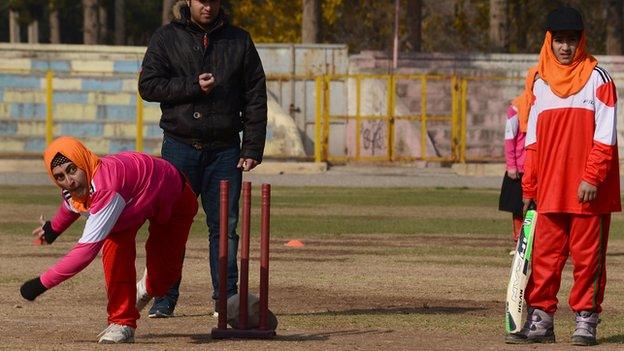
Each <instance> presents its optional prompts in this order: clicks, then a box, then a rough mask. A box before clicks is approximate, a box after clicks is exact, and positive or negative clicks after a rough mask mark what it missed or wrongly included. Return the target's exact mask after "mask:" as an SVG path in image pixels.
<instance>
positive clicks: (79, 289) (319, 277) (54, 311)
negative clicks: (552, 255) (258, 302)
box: [0, 235, 624, 351]
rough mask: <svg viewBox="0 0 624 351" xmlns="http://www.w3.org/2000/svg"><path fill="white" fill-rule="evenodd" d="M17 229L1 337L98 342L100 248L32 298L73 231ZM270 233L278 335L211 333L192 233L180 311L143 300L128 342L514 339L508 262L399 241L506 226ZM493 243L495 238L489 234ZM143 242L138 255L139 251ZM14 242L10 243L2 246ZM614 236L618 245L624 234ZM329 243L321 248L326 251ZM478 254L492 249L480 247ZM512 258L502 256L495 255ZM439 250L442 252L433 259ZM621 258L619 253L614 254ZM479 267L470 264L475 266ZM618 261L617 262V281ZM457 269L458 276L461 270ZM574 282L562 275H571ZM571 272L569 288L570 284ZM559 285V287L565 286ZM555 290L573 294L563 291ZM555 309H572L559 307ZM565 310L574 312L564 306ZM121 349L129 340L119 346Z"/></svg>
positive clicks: (203, 271) (454, 342)
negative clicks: (46, 233) (59, 236)
mask: <svg viewBox="0 0 624 351" xmlns="http://www.w3.org/2000/svg"><path fill="white" fill-rule="evenodd" d="M24 240H28V239H24V238H23V237H22V236H17V235H3V236H0V246H1V247H2V248H3V251H2V254H1V255H0V266H2V267H3V270H4V272H11V279H7V280H5V281H1V283H0V293H1V294H2V296H3V303H2V304H1V305H0V325H2V333H3V334H2V347H0V348H6V349H10V350H17V349H20V350H30V349H37V350H52V349H73V350H95V349H101V347H99V346H98V345H97V344H96V343H95V341H96V340H97V338H96V335H97V333H98V332H100V331H101V330H102V329H104V328H105V326H106V296H105V292H104V283H103V278H102V269H101V266H100V262H99V260H96V261H94V262H93V263H92V264H91V265H90V266H89V267H88V268H87V269H85V270H84V271H83V272H81V273H80V274H79V275H78V276H76V277H74V278H73V279H72V280H70V281H67V282H65V283H63V284H61V285H60V286H58V287H55V288H54V289H52V290H50V291H48V292H46V293H45V294H43V295H42V296H41V297H40V298H39V299H37V301H35V302H26V301H24V300H23V299H22V298H21V297H20V296H19V286H20V284H21V282H23V281H25V280H27V279H30V278H32V277H33V276H36V275H37V274H39V273H40V272H42V271H44V270H45V269H46V268H47V267H48V266H49V265H50V264H53V263H54V262H55V261H56V259H57V258H58V257H61V256H62V253H59V252H55V253H51V252H48V251H46V249H51V248H52V247H53V248H54V249H55V251H59V250H60V249H65V250H69V248H70V247H71V246H72V245H73V243H71V242H69V241H66V242H60V243H58V246H56V245H57V243H55V246H52V247H47V248H46V247H34V246H30V245H29V244H28V243H27V242H24ZM284 242H285V240H282V239H274V240H272V242H271V245H272V257H271V261H270V262H271V273H270V274H271V276H270V279H271V291H270V308H271V309H272V310H273V311H274V312H275V313H276V314H277V317H278V318H279V323H280V325H279V327H278V331H277V333H278V336H277V337H276V338H275V339H274V340H269V341H256V340H213V339H212V338H211V337H210V330H211V328H213V327H214V326H215V325H216V319H214V318H213V317H212V316H211V314H212V308H213V305H212V300H211V299H210V295H211V292H212V291H211V287H210V282H209V278H208V277H209V271H208V263H207V259H206V258H207V251H206V250H207V240H206V239H205V238H191V239H190V241H189V244H188V249H187V258H186V262H185V268H184V277H183V281H182V286H181V297H180V301H179V304H178V307H177V309H176V316H175V317H174V318H170V319H149V318H146V313H145V312H143V317H142V318H141V319H140V320H139V322H138V323H139V328H138V329H137V334H136V344H135V345H134V346H132V349H133V350H164V349H167V350H205V349H207V348H209V349H219V350H226V351H231V350H306V351H309V350H329V351H334V350H518V349H520V348H518V347H515V346H509V345H505V344H504V343H503V325H502V310H503V299H504V285H505V281H504V280H505V279H506V276H507V275H508V271H509V268H508V267H489V268H481V269H479V270H475V269H474V268H471V267H464V266H456V265H450V264H445V263H444V259H443V257H442V256H437V255H436V254H434V253H432V254H427V253H424V254H422V255H421V256H419V257H418V258H419V259H422V260H424V261H427V260H429V261H431V262H413V263H409V262H406V261H407V260H409V259H410V258H411V256H410V255H409V254H405V253H404V252H402V251H401V250H398V251H396V252H395V249H401V248H409V247H412V246H414V245H439V244H440V245H442V244H445V245H449V246H452V247H460V248H461V247H466V250H470V249H471V248H472V247H473V245H476V244H479V245H491V246H492V247H496V246H497V245H499V246H500V249H501V251H503V248H504V247H505V245H506V244H507V238H502V237H500V238H499V237H491V238H490V237H487V238H486V237H481V238H479V237H472V236H423V237H415V236H382V235H378V236H373V237H370V236H365V235H361V236H359V235H350V236H341V237H340V238H332V239H327V240H316V239H315V240H304V242H305V243H306V247H304V250H301V249H291V248H286V247H284V246H282V244H283V243H284ZM488 243H489V244H488ZM143 244H144V243H143V242H140V243H139V244H138V259H137V267H139V269H142V267H143V262H144V253H143V249H142V247H143ZM9 247H11V250H10V252H9V250H7V248H9ZM613 247H614V248H615V249H616V250H620V251H622V249H623V245H622V243H621V242H616V243H615V244H614V245H613ZM257 249H258V248H257V244H256V243H254V244H252V252H254V254H252V261H253V262H252V267H251V269H252V270H251V276H250V282H251V283H250V290H251V291H257V284H258V283H257V282H258V280H257V276H258V272H257V271H258V269H257V268H258V267H257V255H256V254H255V253H257ZM321 253H322V255H321ZM483 259H484V260H485V259H497V258H491V257H486V256H484V257H483ZM499 259H500V260H507V259H508V258H506V257H501V258H499ZM434 261H436V262H434ZM613 261H614V262H613V263H614V264H620V263H624V257H619V256H618V257H614V258H613ZM470 272H472V274H470ZM622 275H623V273H621V272H619V271H617V270H614V272H613V274H612V275H611V276H610V277H611V278H614V279H615V282H616V283H614V286H613V287H612V288H613V289H614V290H612V291H620V290H619V289H621V288H622V284H623V283H622V280H624V279H622V278H623V277H622ZM460 276H461V278H459V277H460ZM566 284H567V283H566ZM566 284H564V289H565V288H567V285H566ZM562 290H563V289H562ZM560 300H561V301H565V300H566V296H565V295H562V294H560ZM622 305H623V303H622V302H621V301H619V299H617V298H610V299H608V300H606V301H605V308H606V309H611V311H614V312H612V313H614V314H615V315H613V314H612V315H607V318H609V319H608V320H607V322H605V323H603V324H606V326H602V325H601V328H603V329H601V332H602V334H601V335H602V336H603V339H602V341H603V344H602V345H601V346H600V349H602V350H617V349H621V347H622V345H621V344H619V342H621V341H622V338H621V330H622V328H621V327H622V325H623V323H622V319H623V316H622V315H621V312H618V311H621V310H622ZM560 313H569V311H566V310H565V308H562V311H561V312H560ZM564 316H566V318H567V317H568V315H567V314H564ZM566 318H562V320H564V322H563V323H562V325H561V326H560V327H559V329H558V333H560V334H559V335H558V336H559V337H560V341H559V343H557V344H555V345H552V346H549V348H548V349H549V350H568V349H570V347H571V345H570V344H569V342H568V340H567V338H568V332H570V333H571V330H569V329H570V328H571V324H570V322H569V321H567V319H566ZM123 349H126V347H123Z"/></svg>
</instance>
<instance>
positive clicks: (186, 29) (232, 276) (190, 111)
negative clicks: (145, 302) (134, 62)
mask: <svg viewBox="0 0 624 351" xmlns="http://www.w3.org/2000/svg"><path fill="white" fill-rule="evenodd" d="M173 12H174V20H173V21H172V22H171V23H170V24H168V25H165V26H163V27H161V28H160V29H158V30H157V31H156V32H155V33H154V35H153V36H152V38H151V40H150V43H149V46H148V48H147V52H146V53H145V57H144V59H143V65H142V71H141V75H140V77H139V92H140V94H141V96H142V97H143V98H144V99H145V100H148V101H158V102H160V107H161V110H162V117H161V119H160V127H161V128H162V129H163V131H164V139H163V145H162V157H163V158H164V159H166V160H168V161H169V162H171V163H173V164H174V165H175V166H176V167H177V168H178V169H180V170H181V171H182V172H184V173H185V174H186V176H187V177H188V178H189V180H190V182H191V185H192V187H193V190H194V191H195V193H196V194H198V195H201V202H202V206H203V208H204V212H205V213H206V223H207V225H208V231H209V241H210V253H209V259H210V275H211V278H212V288H213V293H212V298H213V299H214V300H216V299H217V298H218V292H219V287H218V284H219V279H218V268H217V266H218V264H217V262H218V255H219V182H220V181H221V180H228V181H229V182H230V198H229V203H230V208H229V220H228V228H229V246H228V247H229V256H228V257H229V261H228V278H227V284H228V286H227V292H228V297H229V296H232V295H234V294H236V293H237V281H238V268H237V265H236V253H237V249H238V235H237V234H236V225H237V223H238V200H239V197H240V190H241V181H242V171H250V170H252V169H253V168H254V167H256V165H258V164H259V163H260V162H261V161H262V155H263V152H264V143H265V136H266V124H267V95H266V81H265V75H264V70H263V69H262V63H261V62H260V57H259V56H258V52H257V51H256V48H255V46H254V43H253V41H252V40H251V37H250V35H249V33H247V32H246V31H244V30H243V29H241V28H238V27H235V26H233V25H231V24H229V23H228V20H227V18H226V16H225V14H224V13H223V10H222V9H221V1H220V0H186V1H179V2H178V3H177V4H176V5H175V6H174V11H173ZM241 131H242V142H241V137H240V134H239V133H240V132H241ZM179 285H180V282H179V281H178V282H177V283H176V284H174V285H173V286H172V287H171V289H170V290H169V292H168V293H167V295H166V296H165V297H163V298H157V299H155V301H154V305H153V306H152V308H151V309H150V311H149V317H169V316H171V315H172V314H173V310H174V308H175V306H176V303H177V300H178V296H179Z"/></svg>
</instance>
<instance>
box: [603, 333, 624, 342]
mask: <svg viewBox="0 0 624 351" xmlns="http://www.w3.org/2000/svg"><path fill="white" fill-rule="evenodd" d="M598 342H599V343H600V344H624V334H618V335H612V336H609V337H607V338H599V339H598Z"/></svg>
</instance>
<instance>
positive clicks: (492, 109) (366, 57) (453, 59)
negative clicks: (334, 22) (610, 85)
mask: <svg viewBox="0 0 624 351" xmlns="http://www.w3.org/2000/svg"><path fill="white" fill-rule="evenodd" d="M537 58H538V56H537V55H524V54H522V55H520V54H457V55H452V54H411V55H403V56H401V59H400V60H399V69H398V73H427V74H441V75H451V74H455V75H460V76H466V77H471V79H470V80H469V81H468V94H467V135H466V136H467V150H466V153H467V155H466V156H467V157H468V159H474V160H480V159H485V160H495V159H502V158H503V157H504V154H503V138H504V129H505V120H506V111H507V107H508V105H509V103H510V101H511V100H512V99H513V98H514V97H516V96H517V95H518V94H519V93H520V92H521V91H522V89H523V86H524V76H525V74H526V71H527V69H528V68H529V67H531V66H532V65H534V64H535V63H536V62H537ZM596 58H597V59H598V64H599V65H600V66H601V67H603V68H606V69H607V70H608V71H609V73H610V74H611V76H612V77H613V79H614V81H615V83H616V86H617V87H618V93H619V95H620V96H624V95H623V93H624V56H597V57H596ZM391 65H392V60H391V57H389V56H388V55H386V54H385V53H381V52H363V53H361V54H359V55H353V56H351V57H350V59H349V72H350V73H351V74H354V73H388V72H390V71H391V69H390V67H391ZM402 89H407V91H408V93H407V94H403V95H402V96H399V100H401V101H402V102H403V103H404V104H405V105H406V106H411V107H412V110H413V109H415V108H416V107H417V106H418V105H419V103H418V101H419V99H420V85H419V84H417V83H412V84H408V86H407V87H403V88H402ZM441 91H442V89H428V100H429V102H428V106H435V108H438V109H440V110H448V109H449V108H450V106H451V101H450V94H448V93H446V92H444V93H441ZM623 103H624V102H623V101H622V99H620V101H619V102H618V110H619V111H621V110H622V104H623ZM623 122H624V121H623V117H622V115H621V114H618V137H619V139H620V143H619V146H620V155H622V154H623V151H624V150H623V149H622V148H623V147H624V145H623V143H622V142H621V141H622V137H623V136H624V134H623V133H624V123H623ZM428 129H429V135H430V136H431V137H432V139H433V140H432V141H433V143H434V144H435V145H436V148H437V149H439V150H446V149H447V145H448V143H449V140H450V130H449V127H448V125H438V126H428Z"/></svg>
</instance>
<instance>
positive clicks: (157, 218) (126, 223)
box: [41, 152, 183, 289]
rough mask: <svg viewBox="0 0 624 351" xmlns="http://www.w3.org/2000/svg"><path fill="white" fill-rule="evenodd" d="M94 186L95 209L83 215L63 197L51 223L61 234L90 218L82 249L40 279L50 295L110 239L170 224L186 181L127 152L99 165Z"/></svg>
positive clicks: (145, 157) (159, 162)
mask: <svg viewBox="0 0 624 351" xmlns="http://www.w3.org/2000/svg"><path fill="white" fill-rule="evenodd" d="M100 160H101V164H100V166H99V167H98V168H97V170H96V172H95V174H94V175H93V179H92V181H91V188H90V194H91V199H92V202H91V206H90V207H89V211H88V212H84V213H79V212H78V211H77V210H76V209H75V208H73V206H72V205H71V203H70V202H69V201H68V200H69V196H70V195H69V193H68V192H67V191H63V192H62V195H63V200H64V201H63V202H62V203H61V205H60V207H59V209H58V211H57V213H56V215H55V216H54V218H52V220H51V224H52V229H53V230H54V231H56V232H57V233H62V232H63V231H65V230H66V229H67V228H68V227H69V226H70V225H71V224H72V223H73V222H74V221H76V219H78V218H79V217H80V215H83V216H85V217H86V218H87V221H86V224H85V228H84V231H83V233H82V236H81V237H80V239H79V240H78V243H76V245H74V247H73V248H72V249H71V250H70V251H69V252H68V253H67V254H66V255H65V256H64V257H63V258H61V259H60V260H59V261H58V262H57V263H56V264H54V265H53V266H52V267H50V268H49V269H48V270H47V271H46V272H45V273H43V274H42V275H41V283H42V284H43V285H44V286H45V287H46V288H48V289H50V288H52V287H54V286H56V285H58V284H60V283H61V282H63V281H65V280H67V279H69V278H71V277H73V276H74V275H76V274H77V273H78V272H80V271H81V270H83V269H84V268H85V267H86V266H88V265H89V263H91V261H93V259H95V257H96V256H97V254H98V252H99V251H100V249H101V248H102V246H103V245H104V240H105V239H106V238H107V237H108V235H109V234H110V233H114V232H118V231H123V230H126V229H129V228H136V229H137V230H138V228H139V227H140V226H141V225H142V224H143V223H144V222H145V220H147V219H150V220H151V221H154V222H155V223H163V222H166V221H167V220H168V219H169V217H170V216H171V210H172V208H171V206H172V204H173V203H174V202H175V200H176V199H177V198H178V197H179V196H180V194H181V193H182V185H183V184H182V177H181V176H180V174H179V172H178V171H177V170H176V168H175V167H174V166H173V165H172V164H170V163H169V162H167V161H165V160H162V159H159V158H156V157H152V156H149V155H147V154H142V153H138V152H124V153H119V154H115V155H110V156H105V157H102V158H101V159H100Z"/></svg>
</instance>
